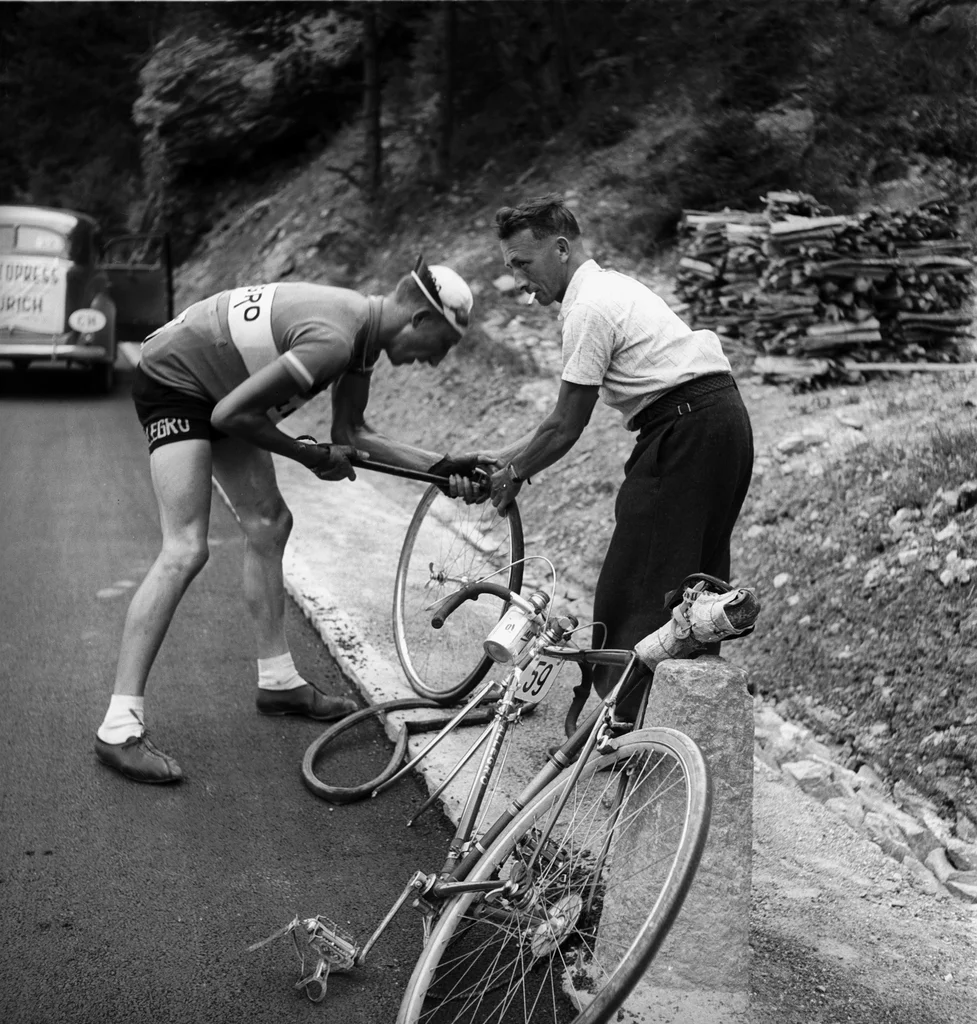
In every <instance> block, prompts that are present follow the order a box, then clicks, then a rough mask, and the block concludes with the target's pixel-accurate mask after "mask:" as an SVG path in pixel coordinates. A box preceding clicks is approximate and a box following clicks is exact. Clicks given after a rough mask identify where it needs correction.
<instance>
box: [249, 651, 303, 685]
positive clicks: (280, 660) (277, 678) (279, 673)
mask: <svg viewBox="0 0 977 1024" xmlns="http://www.w3.org/2000/svg"><path fill="white" fill-rule="evenodd" d="M258 686H259V687H260V688H261V689H262V690H295V689H297V688H298V687H300V686H305V680H304V679H303V678H302V677H301V676H300V675H299V674H298V671H297V669H296V668H295V662H293V661H292V656H291V654H289V653H288V652H287V651H286V652H285V653H284V654H278V655H276V656H275V657H274V658H259V659H258Z"/></svg>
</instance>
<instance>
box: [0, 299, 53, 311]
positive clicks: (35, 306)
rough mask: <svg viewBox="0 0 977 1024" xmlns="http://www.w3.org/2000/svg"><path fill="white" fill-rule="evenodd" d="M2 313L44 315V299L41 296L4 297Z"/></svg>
mask: <svg viewBox="0 0 977 1024" xmlns="http://www.w3.org/2000/svg"><path fill="white" fill-rule="evenodd" d="M0 311H2V312H4V313H10V312H14V313H43V312H44V299H43V298H41V297H40V296H39V295H2V296H0Z"/></svg>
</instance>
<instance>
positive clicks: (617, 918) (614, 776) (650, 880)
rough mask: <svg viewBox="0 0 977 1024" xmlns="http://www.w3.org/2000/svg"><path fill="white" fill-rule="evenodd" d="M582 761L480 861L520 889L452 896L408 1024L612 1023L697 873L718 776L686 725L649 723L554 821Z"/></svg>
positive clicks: (404, 1009)
mask: <svg viewBox="0 0 977 1024" xmlns="http://www.w3.org/2000/svg"><path fill="white" fill-rule="evenodd" d="M569 771H570V770H569V769H567V770H566V771H564V772H563V774H562V775H561V776H559V777H558V778H557V779H555V780H554V781H553V782H552V783H551V784H550V785H549V786H548V787H547V788H546V789H545V790H543V791H542V793H540V794H539V795H538V796H537V797H536V798H535V799H534V800H533V801H532V802H531V803H530V804H529V805H528V806H527V807H526V808H525V810H524V811H523V812H522V813H521V814H520V815H518V816H517V817H516V818H515V819H514V820H513V821H512V823H511V824H510V825H509V827H508V828H507V829H506V831H505V832H503V833H502V835H500V836H499V838H498V840H497V841H496V842H495V843H493V844H492V846H491V847H490V848H489V849H488V851H487V852H486V853H485V854H484V856H483V857H482V858H481V859H480V860H479V861H478V863H477V864H476V866H475V869H474V870H473V872H472V874H471V879H472V880H473V881H485V880H490V879H493V878H498V879H499V884H500V887H501V886H502V884H503V883H505V882H510V883H512V884H513V886H514V891H513V892H511V893H507V894H505V895H501V894H500V895H496V896H494V897H493V896H492V895H489V896H488V897H485V896H481V895H478V894H474V893H466V894H464V895H462V896H459V897H456V898H455V899H454V900H452V901H450V902H449V903H448V904H447V905H446V906H445V908H444V911H443V912H442V914H441V917H440V919H439V921H438V923H437V925H436V926H435V929H434V931H433V932H432V934H431V938H430V939H429V941H428V942H427V944H426V945H425V948H424V951H423V952H422V954H421V958H420V959H419V960H418V962H417V966H416V967H415V968H414V973H413V975H412V976H411V980H410V983H409V985H408V989H407V993H406V995H405V996H404V1000H403V1003H402V1004H401V1009H400V1015H399V1016H398V1018H397V1021H398V1024H460V1022H464V1024H515V1022H519V1024H528V1022H529V1021H532V1022H533V1024H556V1022H559V1024H569V1022H573V1024H602V1022H604V1021H607V1020H610V1019H612V1018H613V1017H614V1015H615V1014H616V1013H617V1010H618V1009H619V1008H620V1007H621V1006H622V1004H623V1003H624V1000H625V999H626V997H627V995H628V994H629V993H630V992H631V990H632V989H633V987H634V986H635V984H636V983H637V981H638V979H639V978H640V977H641V975H642V974H643V973H644V971H645V970H646V969H647V967H648V965H649V963H650V962H651V960H652V958H653V957H654V955H655V953H656V952H657V950H658V948H659V946H660V945H661V943H662V941H663V939H664V938H665V936H666V934H667V933H668V929H669V928H670V926H671V924H672V922H673V921H674V920H675V917H676V915H677V914H678V912H679V909H680V907H681V904H682V900H683V899H684V898H685V894H686V892H687V891H688V889H689V886H690V885H691V882H692V878H693V876H694V875H695V871H696V868H697V867H698V863H699V858H700V856H701V854H702V849H703V846H704V845H705V840H706V833H707V830H708V823H709V814H710V809H711V802H710V786H709V778H708V774H707V771H706V766H705V762H704V761H703V759H702V754H701V752H700V751H699V748H698V747H697V746H696V745H695V743H693V742H692V740H690V739H689V738H688V737H687V736H684V735H683V734H682V733H679V732H675V731H674V730H671V729H645V730H641V731H639V732H635V733H632V734H631V735H630V736H628V737H626V738H625V739H624V740H623V741H622V742H621V743H620V744H619V746H618V748H617V749H616V750H615V751H614V752H613V753H609V754H605V755H602V756H600V757H595V758H592V759H591V760H590V761H589V762H588V763H587V764H586V765H585V766H584V769H583V772H582V774H581V776H580V778H579V779H578V781H577V783H576V786H575V787H574V788H573V790H572V792H571V793H570V796H569V799H568V800H567V802H566V804H565V806H564V807H563V808H562V810H560V811H559V814H558V815H557V817H556V821H555V823H552V826H553V827H552V829H551V830H549V826H550V824H551V822H550V818H551V817H552V812H554V811H555V810H556V809H557V808H558V801H559V799H560V797H561V795H562V793H563V790H564V788H565V784H566V782H567V781H568V779H569ZM544 835H548V838H546V839H545V841H543V836H544Z"/></svg>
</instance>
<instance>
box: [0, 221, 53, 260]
mask: <svg viewBox="0 0 977 1024" xmlns="http://www.w3.org/2000/svg"><path fill="white" fill-rule="evenodd" d="M65 242H66V239H65V237H64V235H62V234H59V233H58V232H57V231H52V230H51V229H50V228H40V227H36V226H34V225H33V224H21V225H18V226H14V225H10V224H2V225H0V252H29V253H33V254H35V255H37V256H63V255H64V252H65Z"/></svg>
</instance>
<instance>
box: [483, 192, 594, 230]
mask: <svg viewBox="0 0 977 1024" xmlns="http://www.w3.org/2000/svg"><path fill="white" fill-rule="evenodd" d="M495 226H496V227H497V228H498V231H499V238H500V240H502V241H505V239H507V238H511V237H512V236H513V235H516V234H518V233H519V232H520V231H524V230H525V229H526V228H529V230H530V231H531V232H532V233H533V238H535V239H536V240H537V241H539V239H541V238H550V237H551V236H553V235H564V236H565V237H567V238H571V239H573V238H579V237H580V225H579V224H578V223H577V218H576V217H574V215H573V214H572V213H571V212H570V210H569V208H568V207H567V204H566V203H565V202H564V201H563V197H562V196H559V195H557V194H556V193H553V192H551V193H550V194H549V195H545V196H536V197H535V198H534V199H527V200H526V201H525V202H524V203H520V204H519V205H518V206H503V207H501V208H500V209H499V210H498V211H497V212H496V214H495Z"/></svg>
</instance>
